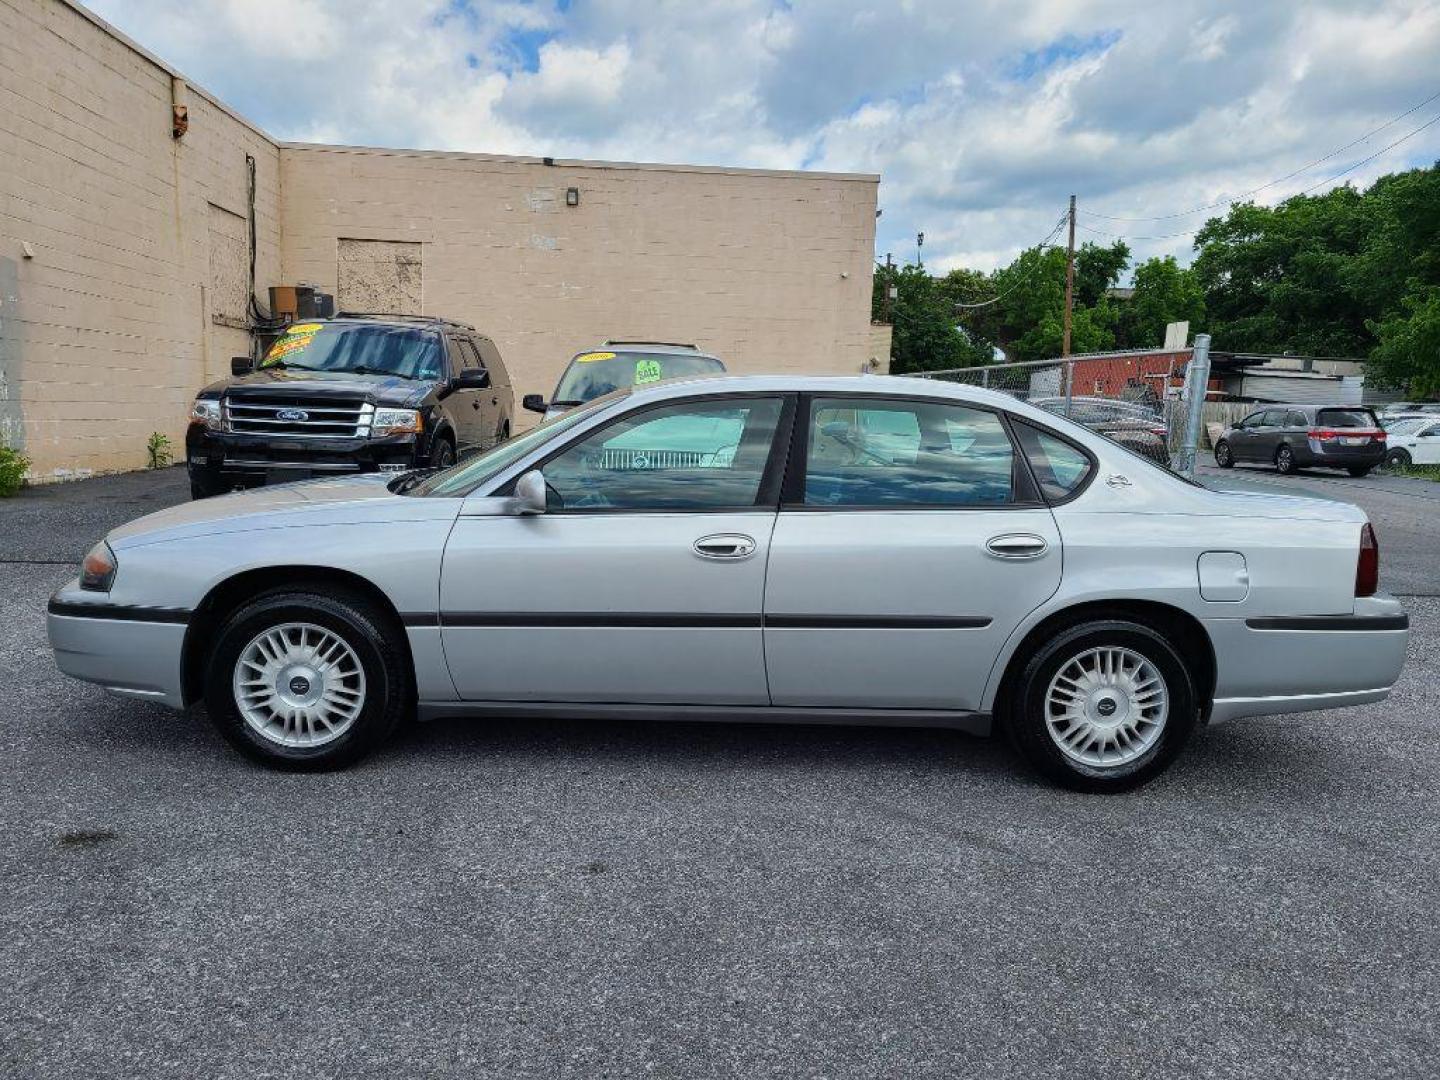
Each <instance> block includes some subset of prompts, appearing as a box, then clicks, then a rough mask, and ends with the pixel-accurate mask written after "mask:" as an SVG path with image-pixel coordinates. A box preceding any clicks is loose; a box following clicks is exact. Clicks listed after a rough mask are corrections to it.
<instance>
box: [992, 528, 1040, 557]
mask: <svg viewBox="0 0 1440 1080" xmlns="http://www.w3.org/2000/svg"><path fill="white" fill-rule="evenodd" d="M985 550H986V551H988V552H990V554H991V555H994V556H995V558H997V559H1038V558H1039V557H1040V556H1041V555H1044V554H1045V552H1047V551H1049V550H1050V545H1049V544H1048V543H1046V541H1045V538H1044V537H1043V536H1036V535H1035V534H1034V533H1007V534H1005V535H1004V536H992V537H991V538H990V539H989V540H988V541H986V543H985Z"/></svg>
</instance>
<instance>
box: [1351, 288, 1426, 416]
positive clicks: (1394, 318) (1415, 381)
mask: <svg viewBox="0 0 1440 1080" xmlns="http://www.w3.org/2000/svg"><path fill="white" fill-rule="evenodd" d="M1371 326H1372V328H1373V329H1374V331H1375V333H1376V335H1377V336H1378V337H1379V339H1380V344H1379V345H1378V346H1376V348H1375V351H1374V352H1373V353H1371V354H1370V363H1369V365H1367V374H1368V375H1370V376H1373V377H1374V378H1375V381H1376V382H1377V383H1379V384H1381V385H1383V386H1397V387H1405V388H1407V391H1408V393H1409V394H1411V395H1412V396H1414V397H1418V398H1426V397H1440V289H1435V288H1431V289H1429V290H1428V291H1426V292H1424V293H1421V292H1414V293H1411V294H1410V295H1408V296H1406V297H1405V299H1404V300H1403V301H1402V302H1401V307H1400V310H1399V311H1397V312H1395V313H1394V314H1393V315H1391V316H1390V317H1389V318H1386V319H1384V320H1382V321H1380V322H1372V323H1371Z"/></svg>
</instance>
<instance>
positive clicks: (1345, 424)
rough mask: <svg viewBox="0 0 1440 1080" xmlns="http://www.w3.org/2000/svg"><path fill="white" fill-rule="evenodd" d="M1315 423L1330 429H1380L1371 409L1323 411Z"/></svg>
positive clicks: (1316, 417) (1317, 415)
mask: <svg viewBox="0 0 1440 1080" xmlns="http://www.w3.org/2000/svg"><path fill="white" fill-rule="evenodd" d="M1315 423H1316V424H1318V425H1319V426H1320V427H1328V428H1378V427H1379V426H1380V423H1379V421H1377V420H1376V419H1375V414H1374V413H1372V412H1371V411H1370V410H1369V409H1321V410H1320V411H1319V412H1318V413H1316V414H1315Z"/></svg>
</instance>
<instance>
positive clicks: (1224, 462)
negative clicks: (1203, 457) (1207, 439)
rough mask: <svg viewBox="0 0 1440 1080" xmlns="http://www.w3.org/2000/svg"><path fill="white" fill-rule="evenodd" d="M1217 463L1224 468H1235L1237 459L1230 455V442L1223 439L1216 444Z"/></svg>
mask: <svg viewBox="0 0 1440 1080" xmlns="http://www.w3.org/2000/svg"><path fill="white" fill-rule="evenodd" d="M1215 464H1216V465H1219V466H1220V468H1222V469H1229V468H1233V467H1234V465H1235V459H1234V458H1233V457H1231V456H1230V444H1229V443H1228V442H1226V441H1225V440H1224V439H1221V440H1220V441H1219V442H1217V443H1216V444H1215Z"/></svg>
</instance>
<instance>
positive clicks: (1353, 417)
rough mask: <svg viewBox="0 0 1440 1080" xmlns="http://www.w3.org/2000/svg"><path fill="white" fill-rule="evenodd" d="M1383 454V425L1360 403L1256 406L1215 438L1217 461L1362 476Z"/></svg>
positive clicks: (1225, 465) (1223, 464)
mask: <svg viewBox="0 0 1440 1080" xmlns="http://www.w3.org/2000/svg"><path fill="white" fill-rule="evenodd" d="M1384 460H1385V429H1384V428H1382V427H1381V426H1380V421H1379V420H1378V419H1377V418H1376V416H1375V413H1374V412H1373V411H1372V410H1371V409H1370V408H1368V407H1367V406H1363V405H1269V406H1266V407H1265V408H1262V409H1256V410H1255V411H1254V412H1253V413H1251V414H1250V415H1249V416H1247V417H1245V419H1243V420H1241V421H1240V422H1239V423H1238V424H1236V425H1235V426H1234V427H1229V428H1226V429H1225V433H1224V434H1223V435H1221V436H1220V438H1219V439H1217V440H1216V441H1215V464H1216V465H1219V466H1220V467H1221V468H1222V469H1228V468H1230V467H1231V466H1232V465H1234V464H1235V463H1236V462H1242V463H1243V462H1251V461H1253V462H1258V463H1260V464H1264V465H1274V466H1275V468H1276V469H1278V470H1279V471H1280V472H1282V473H1292V472H1294V471H1295V470H1296V469H1304V468H1320V469H1344V470H1345V471H1346V472H1348V473H1349V474H1350V475H1351V476H1364V475H1365V474H1366V473H1368V472H1369V471H1370V470H1371V469H1373V468H1374V467H1375V466H1376V465H1379V464H1380V462H1382V461H1384Z"/></svg>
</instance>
